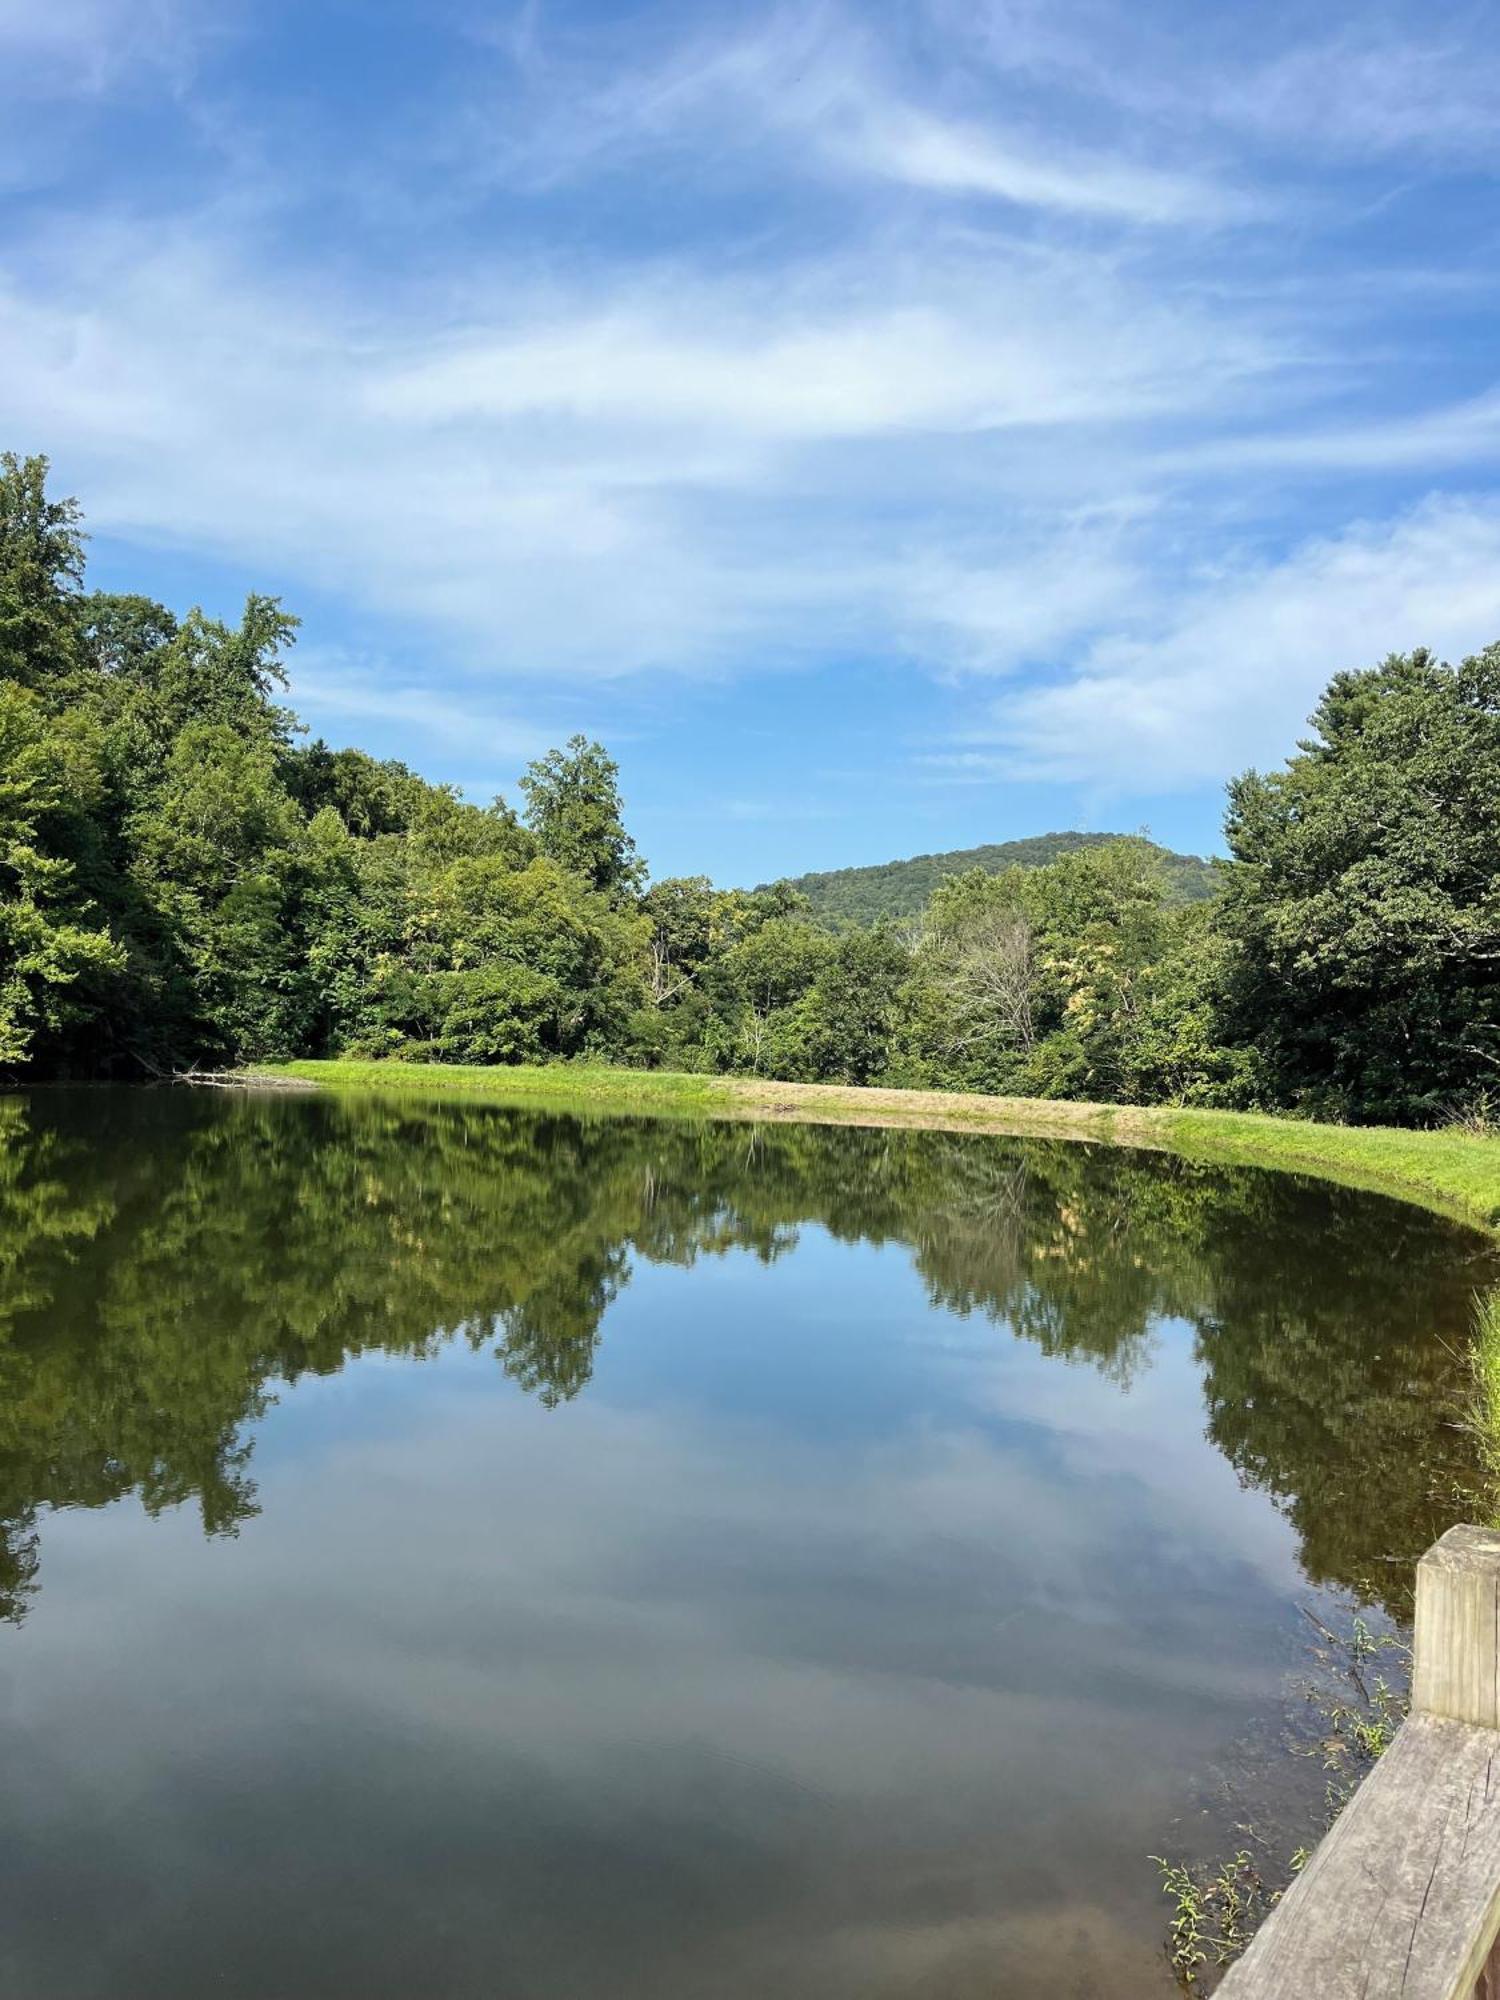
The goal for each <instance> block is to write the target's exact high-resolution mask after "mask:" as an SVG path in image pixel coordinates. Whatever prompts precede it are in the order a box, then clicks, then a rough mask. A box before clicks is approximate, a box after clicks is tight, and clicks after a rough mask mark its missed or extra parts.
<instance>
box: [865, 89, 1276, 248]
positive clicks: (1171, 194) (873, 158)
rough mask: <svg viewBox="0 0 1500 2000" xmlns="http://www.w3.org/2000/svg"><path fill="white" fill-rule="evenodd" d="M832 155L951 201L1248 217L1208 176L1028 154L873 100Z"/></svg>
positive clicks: (972, 128)
mask: <svg viewBox="0 0 1500 2000" xmlns="http://www.w3.org/2000/svg"><path fill="white" fill-rule="evenodd" d="M832 146H833V149H834V150H835V152H836V153H837V154H838V155H839V156H841V157H843V158H844V159H846V160H850V161H853V162H856V163H858V164H859V165H862V166H863V167H865V168H866V169H867V170H868V171H870V172H871V173H875V174H878V175H880V176H882V177H883V178H885V179H888V180H892V181H900V182H904V183H905V184H906V185H907V186H909V187H916V188H927V189H930V190H932V191H934V192H938V193H944V194H954V195H983V196H989V197H991V198H993V199H995V200H998V201H1005V202H1013V203H1016V204H1018V205H1020V206H1023V207H1030V208H1040V209H1055V210H1059V211H1061V212H1063V213H1065V214H1074V215H1081V216H1099V217H1106V218H1108V219H1110V220H1113V221H1116V222H1122V221H1123V222H1139V223H1152V224H1159V223H1186V222H1227V221H1231V220H1236V219H1243V218H1244V217H1246V216H1248V215H1250V214H1252V213H1254V212H1255V209H1256V207H1257V204H1255V203H1253V202H1252V201H1250V200H1249V199H1248V198H1246V197H1244V196H1242V195H1237V194H1235V193H1234V192H1233V191H1232V190H1228V189H1225V188H1222V187H1219V186H1216V185H1215V184H1214V183H1213V182H1212V181H1209V180H1207V179H1206V178H1193V177H1189V176H1186V175H1178V174H1171V173H1163V172H1161V171H1159V170H1157V169H1155V168H1152V167H1149V166H1142V165H1138V164H1136V163H1134V162H1132V161H1130V160H1127V159H1120V158H1111V157H1109V156H1095V157H1089V156H1087V155H1080V154H1078V153H1076V152H1071V151H1070V150H1069V149H1067V148H1062V149H1054V150H1053V151H1051V152H1050V153H1048V152H1036V151H1029V150H1027V149H1026V148H1024V147H1020V146H1017V145H1016V144H1014V143H1013V142H1011V141H1009V140H1006V139H1004V138H1001V137H999V136H997V135H996V134H994V133H992V132H990V131H988V130H986V129H985V128H983V127H982V126H980V125H977V124H974V123H967V122H962V121H955V120H951V119H942V118H937V117H933V116H931V115H929V114H927V113H924V112H920V111H916V110H912V109H908V108H907V107H905V106H902V105H898V104H891V105H882V104H880V103H879V102H878V101H872V102H867V103H865V104H863V105H860V106H858V107H856V109H855V115H854V119H853V129H852V131H851V132H850V133H849V134H848V136H846V137H844V138H842V139H840V138H838V137H837V136H834V138H833V140H832Z"/></svg>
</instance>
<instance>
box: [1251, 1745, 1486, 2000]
mask: <svg viewBox="0 0 1500 2000" xmlns="http://www.w3.org/2000/svg"><path fill="white" fill-rule="evenodd" d="M1497 1932H1500V1735H1497V1733H1496V1732H1495V1731H1494V1730H1492V1729H1485V1728H1481V1727H1478V1726H1476V1725H1475V1724H1473V1723H1468V1722H1457V1721H1453V1720H1451V1719H1450V1718H1448V1717H1445V1716H1438V1715H1427V1714H1415V1713H1414V1714H1413V1715H1412V1716H1411V1717H1410V1718H1409V1720H1408V1721H1407V1722H1406V1723H1405V1724H1403V1726H1402V1728H1401V1729H1400V1731H1399V1732H1398V1734H1397V1737H1396V1740H1395V1742H1394V1743H1393V1744H1392V1745H1391V1747H1390V1749H1389V1750H1387V1752H1386V1753H1385V1755H1384V1756H1383V1757H1382V1758H1381V1760H1380V1762H1379V1763H1378V1764H1377V1765H1376V1767H1375V1769H1374V1770H1373V1771H1372V1772H1371V1774H1370V1776H1369V1777H1368V1778H1366V1779H1365V1781H1364V1783H1363V1784H1362V1785H1361V1786H1360V1788H1359V1790H1358V1791H1357V1792H1356V1793H1355V1795H1354V1797H1353V1798H1352V1799H1351V1800H1350V1802H1349V1804H1348V1805H1347V1806H1345V1808H1344V1810H1343V1812H1342V1813H1341V1814H1340V1815H1339V1818H1338V1820H1337V1821H1336V1822H1335V1824H1334V1827H1333V1829H1332V1831H1331V1832H1330V1833H1329V1834H1328V1836H1327V1838H1326V1839H1325V1840H1324V1841H1323V1842H1322V1843H1321V1845H1320V1846H1319V1847H1318V1849H1317V1852H1316V1853H1315V1854H1314V1855H1313V1857H1312V1859H1311V1860H1310V1861H1309V1862H1308V1864H1307V1866H1306V1867H1305V1868H1304V1869H1303V1871H1302V1873H1301V1874H1300V1875H1299V1876H1298V1878H1297V1880H1296V1881H1295V1882H1294V1883H1293V1884H1292V1886H1291V1888H1290V1889H1289V1890H1288V1891H1287V1893H1286V1895H1285V1896H1284V1897H1283V1898H1282V1901H1281V1902H1280V1904H1279V1905H1278V1906H1277V1908H1276V1909H1275V1910H1274V1911H1273V1912H1272V1914H1271V1916H1270V1917H1269V1918H1268V1919H1267V1920H1266V1922H1265V1923H1264V1924H1263V1925H1262V1926H1261V1929H1260V1931H1259V1933H1258V1935H1257V1936H1256V1938H1255V1939H1254V1941H1253V1942H1252V1944H1251V1946H1250V1949H1249V1950H1248V1951H1247V1952H1246V1954H1245V1956H1244V1958H1243V1959H1242V1960H1241V1961H1240V1963H1239V1964H1238V1965H1237V1966H1235V1967H1234V1968H1233V1970H1232V1971H1231V1972H1230V1974H1229V1976H1228V1977H1227V1979H1226V1980H1225V1981H1224V1984H1223V1986H1222V1987H1221V1988H1220V1992H1221V1993H1222V1994H1223V1995H1224V1996H1225V2000H1472V1996H1473V1995H1474V1993H1475V1989H1476V1986H1477V1985H1478V1982H1479V1980H1480V1978H1481V1976H1482V1974H1483V1973H1484V1969H1485V1965H1486V1962H1487V1960H1488V1959H1489V1955H1490V1950H1491V1946H1492V1945H1493V1944H1494V1941H1495V1938H1496V1935H1497Z"/></svg>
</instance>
